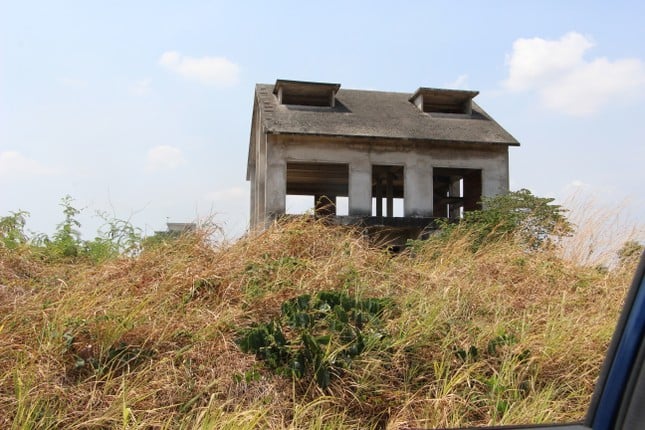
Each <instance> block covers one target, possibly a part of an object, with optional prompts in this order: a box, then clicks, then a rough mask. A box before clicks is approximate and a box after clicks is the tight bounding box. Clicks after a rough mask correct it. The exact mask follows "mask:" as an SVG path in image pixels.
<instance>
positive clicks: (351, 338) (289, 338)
mask: <svg viewBox="0 0 645 430" xmlns="http://www.w3.org/2000/svg"><path fill="white" fill-rule="evenodd" d="M390 307H391V301H389V300H387V299H377V298H367V299H360V300H357V299H354V298H351V297H349V296H348V295H347V294H345V293H341V292H335V291H322V292H320V293H318V294H317V295H316V297H315V299H313V300H312V298H311V296H309V295H302V296H299V297H296V298H293V299H291V300H288V301H286V302H284V303H283V304H282V306H281V314H280V317H279V318H277V319H273V320H271V321H269V322H268V323H258V324H255V325H253V326H252V327H250V328H246V329H244V330H242V331H241V333H240V336H239V337H238V339H237V343H238V345H239V346H240V348H241V349H242V351H244V352H247V353H254V354H255V355H256V357H257V358H258V359H260V360H262V361H264V362H265V363H266V364H267V366H268V367H269V368H270V369H272V370H273V371H275V372H276V373H279V374H283V375H288V376H293V377H297V378H302V377H304V376H309V377H313V379H315V381H316V383H317V384H318V386H319V387H321V388H323V389H324V388H327V387H328V386H329V383H330V381H331V378H332V377H333V376H334V375H339V374H340V373H341V371H342V369H344V368H347V367H348V366H349V365H350V364H351V362H352V360H353V359H354V358H355V357H357V356H359V355H360V354H362V353H364V352H366V351H368V350H370V349H378V348H379V347H382V346H383V343H382V339H383V338H384V337H385V336H386V334H385V333H384V331H383V327H382V319H383V318H384V317H385V311H386V310H387V309H388V308H390Z"/></svg>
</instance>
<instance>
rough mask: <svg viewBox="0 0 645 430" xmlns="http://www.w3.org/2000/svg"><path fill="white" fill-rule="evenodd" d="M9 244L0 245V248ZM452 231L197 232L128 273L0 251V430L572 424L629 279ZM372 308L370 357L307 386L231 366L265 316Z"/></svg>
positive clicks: (252, 362) (140, 260)
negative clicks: (396, 248) (240, 340)
mask: <svg viewBox="0 0 645 430" xmlns="http://www.w3.org/2000/svg"><path fill="white" fill-rule="evenodd" d="M16 243H18V242H16ZM471 243H472V237H471V236H469V232H468V231H460V230H459V229H457V230H456V231H453V232H452V233H451V237H450V240H445V238H441V239H439V238H437V239H436V240H430V241H428V242H424V243H417V244H415V247H414V252H409V253H403V254H400V255H396V256H393V255H391V254H389V253H388V252H386V251H385V250H383V249H381V248H377V247H374V246H372V245H371V244H370V243H368V242H367V241H366V240H365V239H364V238H363V237H362V236H361V235H360V233H359V232H355V231H352V230H347V229H341V228H333V227H329V226H325V225H324V224H322V223H316V222H310V221H306V220H305V219H300V220H294V221H291V222H289V223H284V224H277V225H275V226H273V227H272V228H270V229H269V230H268V231H265V232H263V233H261V234H258V235H250V236H248V237H244V238H242V239H239V240H237V241H235V242H234V243H228V244H227V243H223V244H213V243H211V242H210V241H209V240H208V237H207V235H206V234H202V233H199V234H196V235H192V236H184V237H181V238H179V239H177V240H171V241H160V243H157V244H155V245H154V246H149V247H148V249H144V251H143V252H142V253H141V254H139V255H138V256H132V257H128V258H125V257H123V258H108V259H104V260H99V261H96V260H94V261H89V260H80V259H67V260H66V259H53V260H52V259H43V258H42V257H40V256H39V255H38V254H37V253H34V252H32V251H31V250H30V248H29V247H28V246H22V245H20V244H18V245H17V246H15V247H12V248H11V249H10V248H8V247H1V248H0V285H2V287H0V427H1V428H8V429H9V428H15V429H23V428H25V429H27V428H66V429H82V428H122V429H139V428H140V429H144V428H145V429H148V428H161V429H166V428H167V429H170V428H172V429H174V428H184V429H192V428H198V429H227V428H231V429H233V428H235V429H238V428H242V429H245V428H246V429H251V428H294V429H295V428H311V429H331V428H334V429H336V428H392V429H395V428H407V427H414V426H427V427H433V426H439V427H441V426H466V425H490V424H516V423H526V422H534V423H536V422H554V421H577V420H580V419H582V417H583V415H584V413H585V410H586V405H587V403H588V401H589V399H590V396H591V393H592V391H593V386H594V382H595V379H596V377H597V375H598V372H599V367H600V364H601V362H602V359H603V356H604V353H605V349H606V347H607V345H608V342H609V339H610V336H611V333H612V331H613V326H614V324H615V321H616V319H617V316H618V312H619V309H620V305H621V303H622V300H623V297H624V294H625V292H626V288H627V286H628V284H629V282H630V278H631V272H632V270H633V262H630V263H626V264H623V265H618V266H615V267H613V268H610V269H605V268H603V269H602V270H601V269H600V268H595V267H586V266H581V265H578V264H576V263H574V262H572V261H569V260H565V259H563V258H561V257H560V256H559V254H558V252H557V250H556V249H544V250H540V251H527V249H526V246H525V245H523V244H521V243H516V242H515V241H513V240H512V239H510V238H502V239H500V240H495V241H490V243H484V244H483V245H481V246H479V247H478V248H476V249H473V247H472V246H470V244H471ZM320 291H339V292H343V293H346V294H348V295H349V296H350V297H354V298H356V299H359V298H360V299H362V298H385V299H388V300H391V301H392V302H393V303H394V305H395V309H396V312H394V313H392V314H391V315H390V316H389V317H388V318H387V319H386V320H384V323H383V324H384V326H383V330H384V331H385V332H386V333H387V345H386V346H387V347H381V346H379V347H378V348H377V347H374V348H367V349H366V351H365V352H364V353H362V354H360V355H358V356H356V357H354V358H353V360H352V361H351V364H350V365H348V366H347V367H346V368H344V369H343V371H342V372H341V373H340V374H339V375H338V376H337V377H334V378H332V379H331V380H330V383H329V385H328V386H326V387H324V388H322V387H320V386H319V385H318V384H316V383H315V382H314V381H313V380H312V379H311V378H309V379H308V378H293V379H292V378H290V377H288V375H287V376H285V375H281V374H276V373H274V372H273V371H272V370H271V369H270V367H269V366H266V365H265V364H264V363H263V362H262V361H261V360H258V359H256V357H255V355H254V354H245V353H244V352H242V351H241V350H240V348H239V346H238V345H237V344H236V339H237V337H238V336H239V332H240V330H241V329H243V328H246V327H249V326H251V325H252V324H253V323H255V322H268V321H270V320H272V319H276V318H279V317H280V308H281V305H282V303H284V302H285V301H287V300H289V299H292V298H294V297H298V296H301V295H303V294H309V295H311V296H312V297H314V296H315V295H316V294H317V293H318V292H320Z"/></svg>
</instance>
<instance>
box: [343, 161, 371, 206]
mask: <svg viewBox="0 0 645 430" xmlns="http://www.w3.org/2000/svg"><path fill="white" fill-rule="evenodd" d="M349 214H350V215H354V216H371V215H372V166H371V164H370V162H369V160H357V161H352V162H351V163H350V164H349Z"/></svg>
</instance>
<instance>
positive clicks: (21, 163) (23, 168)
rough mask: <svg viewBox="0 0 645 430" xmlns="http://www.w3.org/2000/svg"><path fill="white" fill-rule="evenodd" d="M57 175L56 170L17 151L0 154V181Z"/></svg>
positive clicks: (57, 171)
mask: <svg viewBox="0 0 645 430" xmlns="http://www.w3.org/2000/svg"><path fill="white" fill-rule="evenodd" d="M57 173H59V170H58V169H55V168H52V167H48V166H45V165H44V164H42V163H40V162H39V161H37V160H33V159H31V158H27V157H25V156H24V155H22V154H20V153H19V152H18V151H3V152H0V179H11V178H25V177H30V176H49V175H55V174H57Z"/></svg>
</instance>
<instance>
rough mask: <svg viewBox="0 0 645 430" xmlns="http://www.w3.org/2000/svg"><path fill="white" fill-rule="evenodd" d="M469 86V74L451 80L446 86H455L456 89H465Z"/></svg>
mask: <svg viewBox="0 0 645 430" xmlns="http://www.w3.org/2000/svg"><path fill="white" fill-rule="evenodd" d="M467 86H468V75H466V74H463V75H459V76H457V79H455V80H454V81H452V82H449V83H448V84H447V85H446V87H448V88H455V89H463V88H466V87H467Z"/></svg>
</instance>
